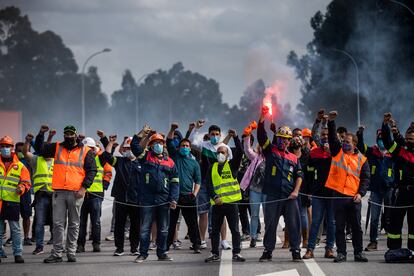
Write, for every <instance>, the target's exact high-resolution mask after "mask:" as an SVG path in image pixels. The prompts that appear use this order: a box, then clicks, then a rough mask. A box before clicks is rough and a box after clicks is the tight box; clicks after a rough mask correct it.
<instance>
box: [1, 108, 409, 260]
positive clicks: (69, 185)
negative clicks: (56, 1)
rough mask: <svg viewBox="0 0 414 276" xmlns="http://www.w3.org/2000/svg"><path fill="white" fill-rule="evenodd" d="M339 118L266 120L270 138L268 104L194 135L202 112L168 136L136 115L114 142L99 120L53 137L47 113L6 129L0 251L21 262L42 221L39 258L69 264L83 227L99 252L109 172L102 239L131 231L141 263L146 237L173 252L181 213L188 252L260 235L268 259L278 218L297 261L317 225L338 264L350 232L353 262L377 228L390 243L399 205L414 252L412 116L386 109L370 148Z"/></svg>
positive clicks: (398, 232) (310, 245)
mask: <svg viewBox="0 0 414 276" xmlns="http://www.w3.org/2000/svg"><path fill="white" fill-rule="evenodd" d="M337 116H338V113H337V112H335V111H332V112H329V113H328V114H325V112H324V110H321V111H320V112H319V113H318V114H317V118H316V120H315V123H314V125H313V127H312V130H310V129H307V128H305V129H302V130H301V129H294V130H293V131H291V129H290V128H289V127H288V126H280V127H279V128H276V125H275V124H274V123H273V122H270V131H271V132H272V134H273V137H268V135H267V131H266V128H265V122H266V121H270V116H269V108H268V107H267V106H263V108H262V112H261V115H260V118H259V121H258V122H255V121H253V122H251V123H250V124H249V125H248V126H247V127H246V128H245V129H244V130H243V134H242V136H241V139H240V138H239V136H238V134H237V132H236V131H235V130H233V129H230V130H229V131H228V133H227V135H226V136H225V137H224V135H223V133H222V130H221V129H220V127H219V126H217V125H211V126H210V127H209V128H208V132H207V133H203V127H204V124H205V121H203V120H198V121H197V122H195V123H191V124H190V125H189V129H188V131H187V133H186V134H185V135H184V136H183V135H182V134H181V132H180V131H179V130H178V128H179V126H178V124H176V123H172V124H171V128H170V130H169V132H168V133H167V135H164V134H162V133H160V132H156V131H155V130H153V129H151V127H150V126H148V125H145V126H144V127H143V128H142V130H140V131H139V132H138V133H136V134H134V135H133V136H132V137H124V139H123V140H122V142H121V143H120V144H118V143H117V136H116V135H110V136H109V137H107V136H106V135H105V134H104V132H103V131H99V130H98V131H97V135H98V137H99V139H100V141H95V140H94V139H93V138H92V137H83V136H82V135H81V134H78V133H77V130H76V128H75V127H74V126H71V125H69V126H67V127H65V128H64V129H63V138H64V139H63V141H62V142H52V140H53V137H54V136H55V135H56V131H55V130H50V129H49V127H48V126H47V125H43V126H41V128H40V131H39V133H38V134H37V136H36V137H35V136H34V135H33V134H30V133H29V134H27V136H26V138H25V141H24V143H22V142H20V143H16V144H15V143H14V141H13V139H12V138H11V137H9V136H5V137H3V138H1V139H0V152H1V158H0V242H1V244H0V245H1V248H0V257H2V258H4V257H6V254H5V251H4V248H5V247H4V246H5V245H8V244H11V245H12V249H13V255H14V260H15V262H16V263H23V262H24V259H23V257H22V253H23V245H24V246H30V245H32V242H35V249H34V251H33V254H34V255H40V254H43V253H44V244H45V241H44V236H45V226H46V225H49V226H50V232H51V239H50V240H49V241H48V242H47V243H48V244H53V249H52V252H51V254H50V256H48V257H47V258H45V259H44V262H45V263H56V262H62V261H63V258H62V256H63V254H66V256H67V261H68V262H76V256H77V255H76V254H77V253H79V254H80V253H82V252H85V248H86V241H87V234H88V232H90V240H92V247H93V252H100V251H101V248H100V244H101V220H100V217H101V213H102V201H103V200H104V198H105V191H106V190H108V188H109V187H110V183H112V182H113V184H112V187H111V189H110V190H111V197H112V198H113V208H112V223H111V232H112V233H113V237H111V236H108V237H107V238H106V239H107V240H114V245H115V251H114V256H122V255H124V243H125V239H129V244H130V254H131V255H133V256H135V262H137V263H142V262H145V261H146V259H147V257H148V254H149V250H150V249H154V250H155V251H156V255H157V257H158V260H159V261H172V258H171V257H170V255H169V252H170V251H171V249H178V248H180V247H181V242H180V241H179V239H178V237H177V231H178V230H177V229H178V227H179V218H180V214H181V215H182V217H183V218H184V220H185V222H186V225H187V228H188V234H187V237H188V239H189V240H190V241H191V247H190V250H191V251H192V252H193V253H194V254H199V253H201V250H203V249H206V248H207V247H208V245H207V242H206V240H207V238H206V237H207V233H208V235H209V237H210V240H211V245H210V250H211V254H210V256H209V257H208V258H207V259H205V262H217V261H220V247H221V248H222V249H223V250H232V253H233V261H234V262H244V261H245V258H244V257H243V256H242V255H241V242H242V241H247V240H250V247H252V248H254V247H256V246H257V242H260V241H263V247H264V250H263V253H262V255H261V256H260V258H259V261H260V262H264V261H270V260H272V253H273V251H274V249H275V245H276V237H277V236H276V230H277V226H278V224H279V219H280V216H283V217H284V221H285V224H286V227H285V229H284V233H285V241H284V244H283V248H290V251H291V253H292V260H293V261H295V262H298V261H301V260H302V259H311V258H314V253H313V252H314V250H315V248H316V246H317V245H318V244H319V243H321V234H322V232H326V247H325V254H324V257H325V258H329V259H333V261H334V262H335V263H340V262H344V261H346V260H347V240H352V245H353V250H354V254H353V256H354V260H355V261H356V262H367V261H368V258H367V257H366V255H365V253H364V251H375V250H377V245H378V244H377V243H378V235H379V234H378V233H379V232H380V231H381V230H382V229H383V230H385V231H386V233H387V247H388V249H389V250H395V249H399V248H401V247H402V228H403V222H404V218H405V216H406V215H407V220H408V244H407V247H408V249H409V250H411V251H414V125H413V124H412V125H411V126H410V127H409V128H408V129H407V131H406V132H405V136H403V135H402V134H401V133H400V132H399V130H398V128H397V126H396V124H395V121H394V120H393V118H392V116H391V114H390V113H386V114H384V118H383V124H382V126H381V127H380V128H379V129H378V130H377V132H376V144H375V145H372V146H368V145H366V144H365V143H364V127H363V126H361V127H360V128H359V129H358V131H357V132H356V134H353V133H351V132H349V131H347V129H346V128H344V127H338V128H337V126H336V123H335V119H336V118H337ZM47 132H48V137H47V139H46V141H45V134H46V133H47ZM255 132H256V135H254V133H255ZM230 140H233V141H234V147H230V146H229V145H228V144H229V142H230ZM255 141H257V143H256V144H255ZM113 173H115V176H114V179H112V177H113ZM368 191H369V192H370V198H369V215H370V219H371V221H370V242H369V244H368V245H367V246H366V247H365V249H364V247H363V230H362V225H361V206H362V204H361V201H362V198H363V197H364V196H365V195H366V194H367V192H368ZM32 194H34V200H33V202H32V196H31V195H32ZM106 198H108V196H107V197H106ZM32 206H33V207H34V210H35V213H34V217H33V225H32V238H29V234H30V223H31V221H32V220H31V216H32V212H31V209H32ZM260 207H262V210H263V215H264V225H261V223H260V209H261V208H260ZM20 216H21V217H22V218H23V235H24V237H22V233H21V228H20ZM89 218H90V227H89V228H88V220H89ZM6 224H8V225H9V229H10V230H9V235H7V233H6V232H7V231H6ZM239 225H241V231H240V230H239ZM263 226H264V228H263ZM227 227H228V228H229V229H230V232H231V239H232V242H231V245H230V243H229V242H228V241H227ZM88 230H89V231H88ZM65 233H66V237H64V234H65ZM7 236H8V237H9V239H7ZM64 240H65V241H66V243H65V244H64ZM335 245H336V254H335V252H334V248H335ZM301 247H302V248H304V249H306V252H305V254H304V255H301ZM2 258H0V261H1V259H2Z"/></svg>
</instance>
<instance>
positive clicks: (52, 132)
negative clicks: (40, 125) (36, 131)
mask: <svg viewBox="0 0 414 276" xmlns="http://www.w3.org/2000/svg"><path fill="white" fill-rule="evenodd" d="M55 135H56V129H51V130H50V131H49V136H52V137H53V136H55Z"/></svg>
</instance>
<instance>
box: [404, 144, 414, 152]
mask: <svg viewBox="0 0 414 276" xmlns="http://www.w3.org/2000/svg"><path fill="white" fill-rule="evenodd" d="M405 144H406V145H407V149H408V150H409V151H414V143H413V142H406V143H405Z"/></svg>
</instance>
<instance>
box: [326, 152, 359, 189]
mask: <svg viewBox="0 0 414 276" xmlns="http://www.w3.org/2000/svg"><path fill="white" fill-rule="evenodd" d="M366 160H367V159H366V157H365V156H363V155H362V154H361V153H358V154H347V155H346V156H345V153H344V152H343V150H342V149H341V150H340V151H339V153H338V154H337V155H336V156H335V157H333V158H332V162H331V168H330V171H329V176H328V179H327V180H326V184H325V187H327V188H330V189H332V190H335V191H337V192H339V193H341V194H344V195H348V196H355V195H356V194H357V193H358V189H359V182H360V179H359V177H360V174H361V168H362V165H363V164H364V163H365V161H366Z"/></svg>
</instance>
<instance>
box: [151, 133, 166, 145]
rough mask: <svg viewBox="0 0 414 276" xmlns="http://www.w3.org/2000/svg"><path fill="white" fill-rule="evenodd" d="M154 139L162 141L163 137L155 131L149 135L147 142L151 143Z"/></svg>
mask: <svg viewBox="0 0 414 276" xmlns="http://www.w3.org/2000/svg"><path fill="white" fill-rule="evenodd" d="M155 141H162V142H164V137H162V135H161V134H159V133H155V134H153V135H151V137H150V139H149V142H148V144H149V145H151V144H152V143H154V142H155Z"/></svg>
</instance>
